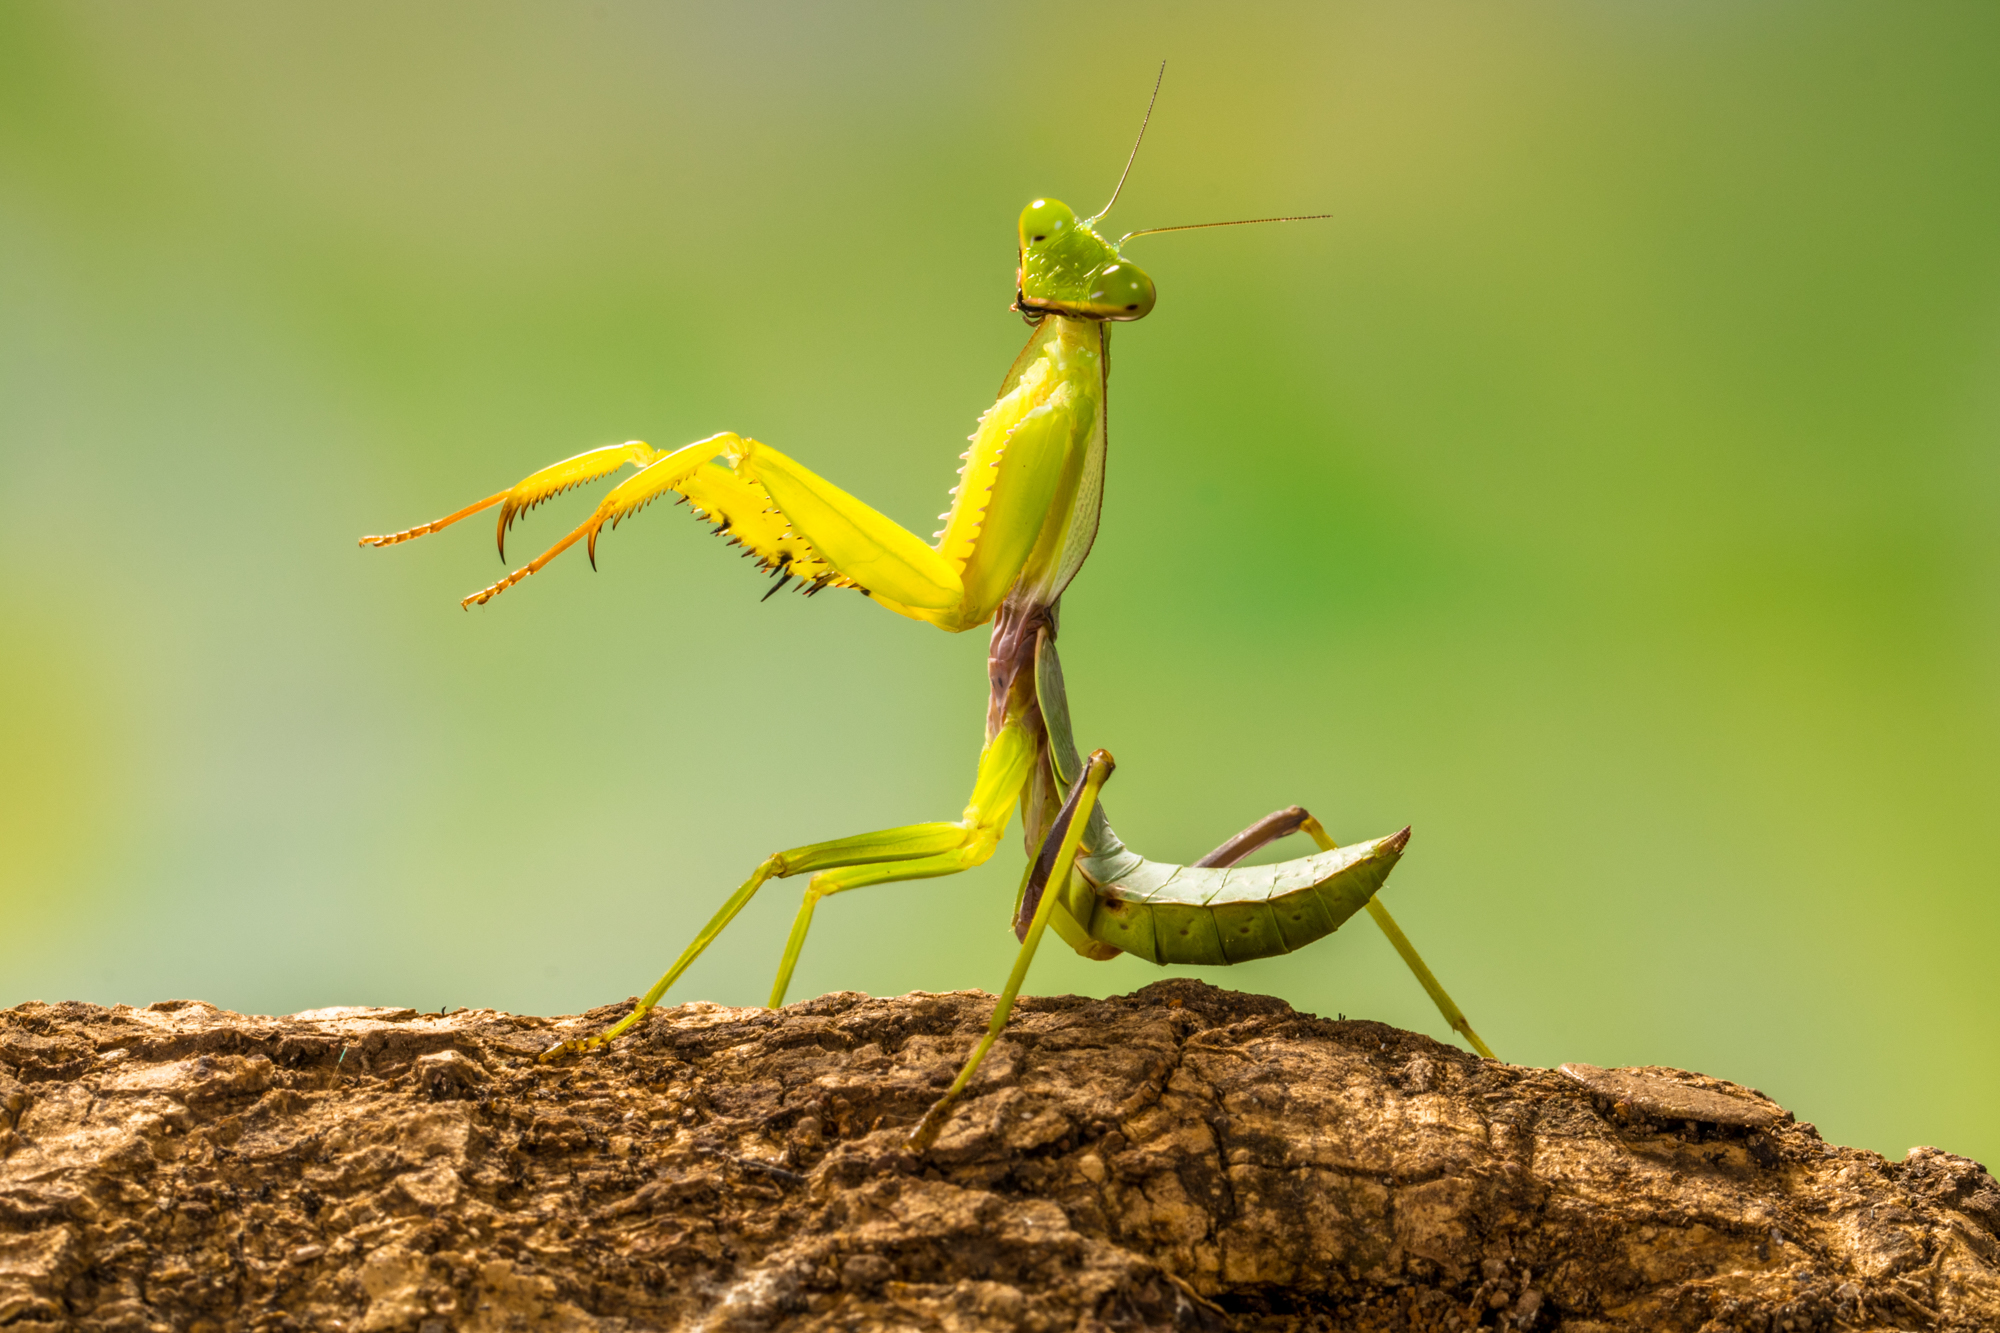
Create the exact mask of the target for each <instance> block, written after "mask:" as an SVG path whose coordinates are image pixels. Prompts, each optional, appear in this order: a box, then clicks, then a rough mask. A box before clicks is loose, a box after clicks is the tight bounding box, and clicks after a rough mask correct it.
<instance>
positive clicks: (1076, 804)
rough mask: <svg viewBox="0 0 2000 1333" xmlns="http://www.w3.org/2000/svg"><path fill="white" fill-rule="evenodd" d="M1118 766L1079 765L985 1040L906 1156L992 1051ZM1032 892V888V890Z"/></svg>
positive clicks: (1104, 760)
mask: <svg viewBox="0 0 2000 1333" xmlns="http://www.w3.org/2000/svg"><path fill="white" fill-rule="evenodd" d="M1116 767H1117V764H1116V763H1114V762H1113V760H1112V758H1111V756H1110V755H1109V754H1108V753H1106V752H1105V751H1103V750H1096V751H1093V752H1092V753H1091V756H1090V761H1089V762H1088V763H1087V764H1086V765H1085V766H1084V771H1083V778H1082V780H1081V781H1080V782H1078V783H1077V787H1076V790H1075V791H1073V792H1071V793H1070V797H1069V799H1068V800H1067V801H1066V802H1064V808H1063V810H1062V813H1061V814H1059V815H1057V816H1056V825H1055V827H1057V828H1061V829H1062V843H1061V845H1060V847H1058V849H1057V851H1056V854H1055V859H1054V861H1053V862H1052V863H1051V865H1050V873H1049V878H1048V884H1047V886H1046V887H1045V891H1044V892H1043V893H1042V894H1041V901H1040V902H1039V903H1038V904H1037V905H1036V907H1035V919H1034V921H1033V922H1031V923H1030V924H1029V926H1028V936H1027V938H1026V939H1024V940H1022V941H1021V949H1020V952H1019V953H1018V954H1016V955H1015V957H1014V970H1013V971H1012V972H1010V973H1008V974H1007V988H1006V989H1005V990H1003V991H1001V992H1000V1001H999V1003H997V1004H995V1005H994V1006H993V1019H992V1021H991V1022H989V1023H988V1024H987V1025H986V1035H985V1036H984V1037H981V1038H980V1039H979V1044H978V1045H977V1046H975V1047H973V1048H972V1055H971V1056H970V1057H969V1058H968V1059H967V1060H966V1062H965V1067H964V1068H963V1069H961V1070H959V1071H958V1077H957V1078H956V1079H954V1080H953V1081H952V1085H951V1086H950V1087H949V1088H947V1089H945V1094H944V1096H942V1097H940V1098H938V1099H937V1101H936V1102H934V1103H932V1105H931V1108H930V1110H928V1111H926V1112H924V1118H923V1119H922V1120H919V1121H918V1122H917V1127H916V1128H915V1129H914V1130H912V1131H911V1132H910V1137H909V1139H908V1140H907V1141H906V1146H907V1147H908V1148H909V1150H910V1151H911V1152H917V1153H920V1152H923V1151H924V1150H925V1149H927V1148H929V1147H930V1146H931V1145H932V1144H933V1143H935V1142H937V1136H938V1134H939V1133H940V1132H941V1131H942V1130H943V1129H944V1122H945V1120H946V1118H947V1117H949V1116H950V1115H951V1108H952V1104H953V1103H954V1102H956V1101H957V1100H958V1095H959V1094H960V1093H961V1092H964V1091H965V1087H966V1085H967V1084H968V1083H970V1082H972V1076H973V1074H975V1073H976V1072H978V1069H979V1065H980V1062H981V1061H983V1060H984V1059H985V1058H986V1053H987V1052H988V1051H990V1050H992V1049H993V1043H994V1042H995V1041H997V1040H998V1039H999V1037H1000V1034H1001V1033H1002V1032H1003V1031H1005V1030H1006V1027H1007V1019H1008V1017H1009V1016H1010V1015H1012V1014H1013V1012H1014V1001H1015V999H1016V998H1017V997H1018V996H1019V995H1020V993H1021V983H1023V982H1024V981H1026V980H1027V979H1028V965H1029V964H1030V963H1032V962H1034V961H1035V950H1036V949H1037V948H1038V947H1040V945H1041V942H1042V932H1043V931H1045V930H1047V929H1048V925H1049V914H1050V912H1051V911H1052V910H1054V908H1055V905H1056V900H1057V899H1059V898H1060V897H1062V894H1061V893H1060V892H1057V889H1058V888H1059V887H1060V886H1061V885H1063V884H1066V883H1068V882H1069V876H1070V870H1071V868H1072V867H1074V866H1075V865H1076V853H1077V849H1078V847H1079V846H1081V845H1082V842H1083V830H1084V826H1085V825H1087V824H1088V823H1089V822H1090V812H1091V810H1092V809H1094V808H1095V807H1096V805H1097V793H1098V792H1100V791H1102V790H1103V788H1104V783H1105V781H1106V780H1107V779H1109V778H1110V776H1111V771H1112V769H1114V768H1116ZM1031 887H1032V886H1031Z"/></svg>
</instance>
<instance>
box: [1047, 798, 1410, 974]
mask: <svg viewBox="0 0 2000 1333" xmlns="http://www.w3.org/2000/svg"><path fill="white" fill-rule="evenodd" d="M1409 836H1410V835H1409V830H1408V829H1404V830H1403V831H1402V832H1400V833H1392V834H1390V835H1389V836H1388V837H1386V838H1377V839H1375V840H1374V841H1373V842H1362V843H1355V844H1354V845H1353V846H1350V847H1341V848H1338V849H1336V850H1334V851H1330V852H1318V853H1315V854H1314V855H1312V856H1302V857H1300V858H1298V859H1297V860H1294V861H1285V862H1282V863H1280V864H1277V865H1264V866H1231V867H1228V868H1227V869H1212V868H1208V867H1203V866H1177V865H1168V864H1165V863H1163V862H1159V861H1148V860H1147V859H1146V858H1144V857H1142V856H1139V855H1138V854H1136V853H1134V852H1132V851H1129V850H1127V849H1126V848H1124V847H1123V846H1122V845H1120V846H1117V847H1116V850H1115V851H1109V852H1108V853H1100V854H1098V855H1096V856H1092V857H1089V858H1087V859H1085V860H1084V861H1081V862H1079V865H1078V870H1079V872H1080V873H1078V874H1075V875H1072V876H1071V878H1070V883H1069V884H1068V885H1067V886H1066V888H1065V892H1064V899H1063V906H1064V908H1065V909H1067V910H1068V912H1069V913H1070V915H1071V916H1072V917H1073V918H1075V920H1076V921H1077V922H1078V923H1079V924H1080V925H1082V926H1083V928H1084V929H1085V931H1087V932H1088V933H1089V935H1090V936H1091V938H1092V939H1095V940H1098V941H1100V942H1102V943H1104V944H1108V945H1110V946H1111V947H1112V948H1114V949H1119V950H1122V951H1124V952H1125V953H1129V954H1136V955H1137V956H1139V957H1141V958H1145V959H1149V960H1151V961H1152V962H1155V963H1162V964H1165V963H1202V964H1208V965H1211V966H1223V965H1226V964H1230V963H1247V962H1249V961H1250V960H1252V959H1254V958H1270V957H1273V956H1275V955H1277V954H1281V953H1290V952H1291V951H1292V950H1294V949H1301V948H1304V947H1305V946H1306V945H1308V944H1311V943H1312V942H1313V941H1314V940H1317V939H1322V938H1324V937H1325V936H1328V935H1331V934H1332V933H1333V932H1334V931H1336V930H1338V929H1340V927H1341V925H1342V924H1343V923H1344V922H1346V920H1347V919H1348V918H1349V917H1351V916H1353V915H1354V914H1355V913H1356V912H1358V911H1360V910H1361V909H1362V908H1363V907H1364V906H1366V905H1367V903H1368V900H1369V899H1370V898H1371V897H1373V896H1374V894H1375V891H1376V890H1377V889H1379V888H1381V887H1382V884H1383V881H1385V880H1387V879H1388V878H1389V871H1390V870H1391V869H1393V868H1394V867H1395V864H1396V861H1397V858H1399V857H1400V856H1401V855H1402V854H1403V846H1404V844H1405V843H1407V842H1408V841H1409ZM1093 880H1095V881H1096V882H1095V883H1093V882H1092V881H1093Z"/></svg>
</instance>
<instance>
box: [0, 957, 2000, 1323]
mask: <svg viewBox="0 0 2000 1333" xmlns="http://www.w3.org/2000/svg"><path fill="white" fill-rule="evenodd" d="M991 1005H992V1000H991V997H990V996H986V995H983V994H980V993H978V992H966V993H958V994H948V995H925V994H917V995H911V996H906V997H903V998H900V999H888V1000H880V999H869V998H866V997H863V996H860V995H853V994H834V995H828V996H824V997H821V998H820V999H817V1000H812V1001H809V1002H806V1003H802V1004H795V1005H792V1006H790V1007H789V1008H786V1009H784V1010H782V1011H778V1012H769V1011H766V1010H761V1009H731V1008H724V1007H721V1006H716V1005H709V1004H699V1003H696V1004H687V1005H683V1006H681V1007H680V1008H677V1009H669V1010H662V1011H658V1012H657V1013H656V1014H654V1015H653V1016H652V1017H651V1018H650V1019H649V1020H648V1021H647V1022H646V1023H645V1024H644V1025H642V1026H641V1027H640V1028H639V1029H637V1030H636V1031H635V1032H634V1033H633V1034H632V1035H631V1036H629V1037H628V1038H626V1039H623V1040H621V1042H620V1043H619V1044H618V1046H617V1047H616V1048H615V1049H614V1050H613V1051H612V1052H610V1053H609V1054H607V1055H601V1056H597V1057H593V1058H585V1059H577V1060H571V1061H569V1062H567V1063H562V1064H554V1065H538V1064H536V1063H535V1060H534V1057H535V1055H536V1054H537V1053H538V1052H539V1051H541V1050H542V1049H543V1048H545V1047H547V1046H548V1045H550V1044H551V1042H552V1041H554V1040H556V1039H558V1038H560V1037H563V1036H569V1035H575V1034H576V1033H578V1032H579V1031H589V1030H594V1029H596V1028H597V1027H599V1026H601V1025H603V1024H604V1023H607V1022H609V1021H611V1020H612V1019H614V1018H616V1017H617V1016H619V1015H620V1014H622V1013H623V1012H626V1011H627V1006H623V1005H620V1006H614V1007H609V1008H606V1009H603V1010H598V1011H594V1012H593V1013H591V1014H589V1015H585V1016H583V1017H580V1018H573V1019H563V1020H549V1019H542V1018H528V1017H521V1016H517V1015H512V1014H505V1013H499V1012H495V1011H492V1010H473V1011H461V1012H458V1013H453V1014H450V1015H448V1016H441V1015H427V1014H419V1013H416V1012H414V1011H411V1010H387V1009H343V1010H319V1011H314V1012H312V1013H307V1014H299V1015H293V1016H291V1017H287V1018H264V1017H254V1016H248V1015H243V1014H235V1013H229V1012H226V1011H223V1010H218V1009H216V1008H214V1007H212V1006H210V1005H206V1004H202V1003H199V1002H195V1001H168V1002H164V1003H161V1004H156V1005H152V1006H149V1007H148V1008H145V1009H130V1008H126V1007H122V1006H121V1007H119V1008H116V1009H103V1008H98V1007H96V1006H92V1005H85V1004H57V1005H47V1004H26V1005H22V1006H19V1007H18V1008H15V1009H12V1010H7V1011H4V1012H0V1329H4V1330H5V1331H6V1333H42V1331H43V1330H49V1331H51V1333H52V1331H53V1330H57V1329H62V1330H69V1329H78V1330H124V1329H131V1330H189V1331H190V1333H209V1331H212V1330H225V1329H254V1330H284V1329H301V1330H304V1329H313V1330H318V1329H338V1330H360V1331H361V1333H390V1331H391V1330H410V1331H411V1333H444V1331H445V1330H456V1329H463V1330H477V1331H479V1333H485V1331H486V1330H494V1331H497V1330H503V1329H506V1330H563V1331H564V1333H571V1331H577V1330H595V1329H603V1330H643V1329H681V1328H707V1329H715V1330H725V1329H740V1330H777V1329H785V1330H808V1329H810V1330H820V1329H883V1328H888V1329H937V1330H954V1331H957V1330H979V1329H1009V1330H1011V1329H1030V1330H1033V1329H1050V1330H1054V1329H1064V1330H1068V1329H1083V1330H1098V1329H1141V1328H1145V1329H1154V1328H1157V1329H1169V1328H1176V1329H1177V1328H1188V1329H1225V1328H1230V1329H1273V1330H1275V1329H1301V1330H1303V1329H1342V1330H1347V1329H1352V1330H1403V1329H1425V1330H1445V1329H1466V1328H1473V1327H1478V1328H1495V1329H1502V1328H1504V1329H1517V1330H1551V1329H1565V1330H1572V1331H1573V1333H1603V1331H1605V1330H1612V1329H1619V1330H1623V1329H1633V1330H1639V1329H1644V1330H1689V1331H1690V1333H1695V1331H1697V1330H1699V1331H1701V1333H1722V1331H1723V1330H1732V1329H1734V1330H1751V1331H1754V1333H1780V1331H1781V1330H1782V1331H1783V1333H1821V1331H1826V1333H1831V1330H1835V1329H1884V1330H1886V1329H1911V1330H1917V1329H1922V1330H1964V1331H1965V1333H1973V1331H1974V1330H1981V1331H1986V1333H1990V1331H1991V1330H1995V1329H2000V1239H1996V1237H2000V1187H1996V1185H1995V1183H1994V1180H1993V1178H1992V1176H1990V1175H1988V1174H1986V1172H1985V1171H1984V1169H1983V1168H1982V1167H1981V1166H1980V1165H1979V1164H1978V1163H1975V1162H1971V1161H1968V1160H1966V1159H1964V1158H1961V1157H1954V1156H1952V1155H1950V1154H1949V1153H1945V1152H1940V1151H1936V1150H1933V1149H1916V1150H1913V1151H1912V1152H1911V1154H1910V1156H1909V1157H1908V1158H1907V1159H1906V1160H1905V1161H1903V1162H1899V1163H1898V1162H1889V1161H1886V1160H1885V1159H1883V1158H1882V1157H1880V1156H1879V1155H1877V1154H1875V1153H1871V1152H1866V1151H1860V1150H1856V1149H1850V1148H1840V1147H1836V1146H1834V1145H1831V1144H1828V1143H1826V1142H1823V1141H1822V1140H1821V1139H1820V1137H1819V1135H1818V1134H1817V1133H1816V1132H1815V1130H1814V1129H1813V1127H1812V1126H1811V1125H1809V1124H1803V1123H1800V1122H1798V1121H1797V1120H1795V1119H1794V1118H1793V1117H1792V1116H1791V1115H1790V1114H1789V1113H1787V1112H1786V1111H1784V1110H1783V1109H1782V1108H1779V1107H1776V1106H1774V1105H1772V1104H1771V1103H1770V1102H1769V1101H1767V1100H1766V1099H1764V1098H1762V1097H1760V1096H1758V1095H1757V1094H1756V1093H1754V1092H1752V1091H1751V1090H1748V1089H1744V1088H1740V1087H1737V1086H1736V1085H1734V1084H1730V1083H1726V1082H1723V1081H1722V1080H1719V1079H1712V1078H1705V1077H1703V1076H1701V1075H1696V1074H1687V1073H1682V1072H1680V1071H1676V1070H1665V1069H1639V1070H1623V1071H1605V1070H1594V1071H1593V1070H1591V1069H1590V1067H1588V1066H1574V1067H1571V1068H1570V1069H1569V1070H1568V1072H1559V1071H1552V1070H1543V1069H1529V1068H1522V1067H1518V1066H1512V1065H1505V1064H1501V1063H1498V1062H1494V1061H1485V1060H1480V1059H1477V1058H1475V1057H1473V1056H1471V1055H1468V1054H1466V1053H1464V1052H1462V1051H1459V1050H1456V1049H1454V1048H1451V1047H1447V1046H1442V1045H1439V1044H1438V1043H1436V1042H1434V1041H1431V1040H1430V1039H1428V1038H1426V1037H1422V1036H1419V1035H1416V1034H1413V1033H1409V1032H1403V1031H1399V1030H1397V1029H1394V1028H1389V1027H1384V1026H1382V1025H1380V1024H1376V1023H1369V1022H1330V1021H1327V1020H1325V1019H1320V1018H1315V1017H1312V1016H1310V1015H1306V1014H1301V1013H1298V1012H1296V1011H1294V1010H1292V1009H1291V1008H1290V1007H1289V1006H1287V1005H1285V1004H1284V1003H1282V1002H1281V1001H1278V1000H1273V999H1268V998H1263V997H1259V996H1252V995H1241V994H1236V993H1233V992H1228V991H1220V990H1216V989H1213V988H1211V987H1208V986H1205V985H1202V984H1201V983H1198V982H1193V981H1186V980H1173V981H1166V982H1162V983H1160V984H1158V985H1154V986H1149V987H1147V988H1146V989H1144V990H1142V991H1139V992H1137V993H1136V994H1133V995H1129V996H1123V997H1119V998H1114V999H1109V1000H1101V1001H1100V1000H1086V999H1077V998H1073V997H1069V998H1044V999H1029V1000H1025V1001H1024V1002H1023V1003H1022V1005H1021V1007H1020V1009H1018V1010H1017V1011H1016V1017H1015V1021H1014V1024H1013V1026H1012V1027H1011V1028H1010V1029H1009V1031H1008V1033H1007V1035H1006V1037H1005V1038H1003V1040H1002V1041H1001V1043H1000V1045H999V1046H998V1047H997V1048H996V1050H995V1052H994V1054H993V1056H992V1058H991V1059H989V1060H988V1062H987V1064H986V1066H985V1069H984V1070H983V1071H982V1075H981V1077H980V1078H979V1080H978V1081H977V1082H976V1083H975V1084H974V1085H973V1087H972V1089H971V1090H970V1093H969V1095H968V1098H967V1100H966V1101H965V1102H964V1103H962V1104H961V1106H960V1108H959V1110H958V1112H957V1113H956V1115H955V1116H954V1118H953V1120H952V1122H951V1123H950V1125H949V1126H948V1127H947V1129H946V1131H945V1133H944V1135H943V1137H942V1138H941V1139H940V1140H939V1142H938V1144H937V1146H936V1147H935V1148H934V1149H933V1150H932V1151H931V1152H929V1153H928V1154H926V1155H925V1156H923V1157H921V1158H917V1157H912V1156H911V1155H910V1154H908V1153H907V1152H905V1151H903V1149H902V1147H901V1141H902V1133H903V1131H904V1130H906V1129H907V1127H908V1126H910V1125H911V1124H912V1123H914V1122H915V1120H916V1119H917V1117H918V1116H919V1115H921V1114H922V1112H923V1111H924V1109H925V1107H926V1106H927V1105H928V1104H929V1103H930V1101H931V1100H932V1099H933V1098H934V1097H935V1096H936V1095H937V1093H938V1092H939V1091H940V1090H941V1089H942V1087H943V1086H944V1085H945V1083H946V1082H947V1081H948V1080H949V1079H950V1077H951V1076H952V1074H953V1072H954V1071H955V1068H956V1065H957V1063H958V1061H959V1060H960V1059H961V1058H962V1056H963V1055H964V1054H965V1052H966V1051H967V1050H968V1049H969V1047H970V1045H971V1043H972V1042H973V1040H974V1039H975V1038H976V1036H977V1035H978V1033H979V1032H980V1031H981V1030H982V1029H983V1027H984V1025H985V1022H986V1019H987V1016H988V1014H989V1013H990V1012H991ZM1731 1108H1733V1110H1732V1109H1731ZM1690 1114H1692V1115H1698V1116H1703V1117H1707V1118H1706V1119H1684V1118H1665V1117H1680V1116H1685V1115H1690Z"/></svg>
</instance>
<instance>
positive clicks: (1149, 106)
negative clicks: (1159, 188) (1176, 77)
mask: <svg viewBox="0 0 2000 1333" xmlns="http://www.w3.org/2000/svg"><path fill="white" fill-rule="evenodd" d="M1166 79H1167V62H1166V61H1164V60H1162V61H1161V62H1160V73H1159V76H1158V77H1157V78H1155V79H1154V80H1153V95H1152V96H1151V97H1149V98H1147V99H1146V114H1145V116H1143V117H1142V118H1141V119H1140V121H1139V137H1138V138H1136V139H1134V140H1133V141H1132V155H1131V156H1130V157H1128V158H1126V159H1125V170H1123V171H1121V172H1119V173H1118V188H1116V189H1114V190H1113V191H1112V192H1111V203H1110V204H1106V205H1105V206H1104V207H1102V208H1100V209H1098V210H1097V213H1096V214H1095V216H1092V217H1088V218H1085V219H1084V222H1083V225H1084V226H1086V227H1088V226H1092V225H1094V224H1095V223H1096V221H1097V219H1098V218H1101V217H1103V216H1104V215H1105V214H1106V213H1109V212H1110V211H1111V204H1115V203H1117V202H1118V196H1119V195H1121V194H1123V193H1124V192H1125V178H1126V177H1127V176H1129V175H1131V174H1132V164H1133V163H1134V162H1137V161H1138V160H1139V145H1140V144H1142V143H1144V142H1146V127H1147V126H1148V125H1150V124H1152V123H1153V103H1155V102H1157V101H1159V100H1160V85H1161V84H1162V83H1165V82H1166Z"/></svg>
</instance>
